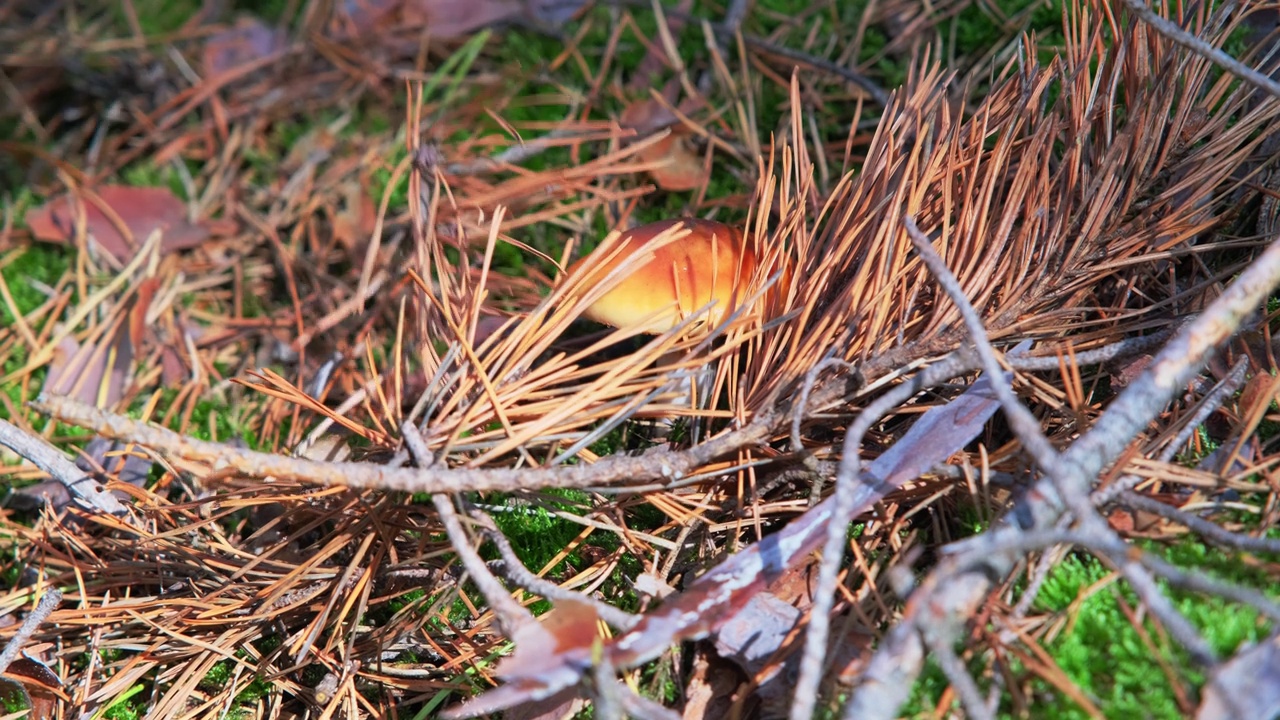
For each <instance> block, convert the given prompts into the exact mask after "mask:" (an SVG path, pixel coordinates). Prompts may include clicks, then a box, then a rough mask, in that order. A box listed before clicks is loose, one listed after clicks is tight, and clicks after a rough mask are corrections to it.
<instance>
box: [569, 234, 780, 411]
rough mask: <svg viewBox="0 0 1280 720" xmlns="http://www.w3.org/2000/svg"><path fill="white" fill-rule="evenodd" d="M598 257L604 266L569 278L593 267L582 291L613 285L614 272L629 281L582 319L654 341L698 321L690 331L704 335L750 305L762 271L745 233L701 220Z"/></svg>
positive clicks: (636, 238) (632, 237) (584, 261)
mask: <svg viewBox="0 0 1280 720" xmlns="http://www.w3.org/2000/svg"><path fill="white" fill-rule="evenodd" d="M596 254H597V255H601V254H603V258H604V259H603V260H601V259H600V258H599V257H594V258H593V257H592V256H588V257H584V258H581V259H579V260H578V261H577V262H575V263H574V264H573V265H571V266H569V270H568V273H569V274H570V275H572V274H574V273H575V272H578V271H580V269H582V268H584V267H585V268H587V269H586V272H588V273H589V275H587V277H585V278H583V285H582V286H583V287H586V288H591V287H595V286H597V285H599V284H600V283H605V282H612V281H613V278H612V277H611V275H613V274H614V273H615V272H621V273H623V276H622V277H621V279H619V280H618V281H617V282H616V284H613V285H612V287H611V288H610V289H609V290H608V291H607V292H605V293H604V294H603V295H601V296H600V297H599V298H598V299H596V301H595V302H594V303H592V304H591V305H590V306H588V307H587V308H586V309H585V310H584V311H583V313H582V317H585V318H587V319H589V320H594V321H596V322H599V323H602V324H604V325H611V326H613V327H618V328H626V329H631V330H635V331H637V332H641V333H647V334H651V335H657V334H660V333H664V332H667V331H669V330H671V329H672V328H675V327H676V326H678V325H679V324H680V323H682V322H684V321H685V320H687V319H689V318H690V317H691V316H694V315H697V318H696V319H695V320H694V321H693V322H692V323H691V324H690V326H689V328H688V332H691V333H705V332H709V331H710V330H711V329H712V328H715V327H718V326H719V325H720V324H721V323H722V322H724V320H725V319H726V318H727V317H729V316H730V315H731V314H732V313H733V312H734V311H735V310H737V309H738V308H739V307H740V305H741V304H742V303H743V302H746V301H748V300H750V299H751V296H752V293H751V287H750V283H751V282H752V280H753V278H754V276H755V273H756V266H757V264H758V259H757V257H756V252H755V250H754V249H753V248H752V247H750V246H748V244H747V242H746V239H745V238H744V237H743V234H742V231H740V230H738V229H737V228H734V227H731V226H729V225H725V224H724V223H719V222H714V221H711V220H700V219H695V218H683V219H678V220H661V221H658V222H654V223H649V224H647V225H640V226H638V227H634V228H632V229H630V230H627V231H625V232H623V233H622V234H621V236H620V237H619V238H618V240H617V242H616V243H614V244H611V245H609V246H607V247H606V248H602V249H601V250H599V251H597V253H596ZM619 268H621V270H619ZM708 305H710V307H709V308H707V306H708ZM704 308H705V311H704ZM699 311H703V312H702V313H701V314H698V313H699ZM700 374H702V373H700ZM700 384H701V383H700ZM686 394H687V390H686Z"/></svg>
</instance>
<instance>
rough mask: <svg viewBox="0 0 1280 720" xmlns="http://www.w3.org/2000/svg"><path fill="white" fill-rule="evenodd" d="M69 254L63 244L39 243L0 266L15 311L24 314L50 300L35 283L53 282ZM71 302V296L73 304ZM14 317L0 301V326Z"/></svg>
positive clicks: (62, 271) (64, 268) (68, 262)
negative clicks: (11, 296)
mask: <svg viewBox="0 0 1280 720" xmlns="http://www.w3.org/2000/svg"><path fill="white" fill-rule="evenodd" d="M71 255H72V252H71V250H69V249H68V248H67V247H65V246H62V245H50V244H45V243H38V244H33V245H30V246H28V247H26V248H25V249H23V250H21V251H20V254H19V255H18V256H17V257H16V258H15V259H14V260H13V261H12V262H10V263H9V264H8V265H5V266H4V267H3V268H0V274H3V275H4V281H5V284H6V285H8V286H9V293H10V294H11V295H13V302H14V304H15V305H16V306H17V308H18V312H20V313H22V314H23V315H26V314H27V313H29V312H31V311H32V310H35V309H36V308H38V307H40V306H41V305H43V304H44V303H45V301H47V300H48V299H49V298H48V296H47V295H45V294H44V291H43V290H41V289H39V288H38V287H37V285H45V286H48V287H53V286H54V285H56V284H57V282H58V280H59V279H60V278H61V277H62V276H63V275H64V274H65V273H66V272H67V268H68V267H70V265H71ZM74 302H75V301H74V299H73V300H72V303H73V306H74ZM14 320H15V318H14V316H13V313H11V312H10V311H9V306H8V303H0V326H4V327H12V326H13V323H14Z"/></svg>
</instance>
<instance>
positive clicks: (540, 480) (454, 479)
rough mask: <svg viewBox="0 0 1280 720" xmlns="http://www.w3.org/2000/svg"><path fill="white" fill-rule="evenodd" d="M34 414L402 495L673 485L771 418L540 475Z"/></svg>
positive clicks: (760, 434) (56, 412)
mask: <svg viewBox="0 0 1280 720" xmlns="http://www.w3.org/2000/svg"><path fill="white" fill-rule="evenodd" d="M31 407H33V408H35V409H36V410H37V411H39V412H42V413H45V414H47V415H50V416H52V417H55V418H57V419H59V420H62V421H63V422H67V423H71V424H73V425H78V426H80V427H85V428H90V429H92V430H93V431H94V432H97V433H98V434H100V435H103V436H105V437H109V438H112V439H118V440H127V441H129V442H136V443H138V444H140V445H145V446H146V447H149V448H152V449H153V450H156V451H158V452H160V453H162V454H167V455H172V456H176V457H180V458H183V459H185V460H191V461H195V462H203V463H208V464H210V465H213V466H214V467H216V468H220V469H231V470H235V471H236V472H239V473H243V474H244V475H248V476H252V477H275V478H279V479H287V480H294V481H299V482H310V483H317V484H320V485H346V486H349V487H357V488H377V489H382V490H400V491H404V492H426V493H442V492H469V491H502V492H511V491H514V490H532V489H537V488H552V487H554V488H581V487H591V486H596V485H608V484H610V483H616V482H619V481H624V480H625V481H626V482H627V483H628V484H634V483H639V482H643V481H647V480H662V481H674V480H679V479H680V478H682V477H684V476H686V475H688V474H689V473H690V472H691V471H693V470H696V469H697V468H698V467H699V466H701V465H703V464H705V463H706V462H708V461H710V460H713V459H715V458H717V457H720V456H722V455H726V454H728V453H731V452H734V451H736V450H738V449H739V448H743V447H747V446H749V445H752V444H754V443H758V442H760V441H762V440H764V439H765V438H766V437H768V435H769V432H770V425H771V422H770V421H771V420H772V415H769V414H761V415H760V416H758V417H757V418H756V419H755V420H754V421H752V422H751V423H749V424H748V425H746V426H745V427H743V428H741V429H739V430H731V431H729V432H726V433H723V434H721V435H719V436H717V437H714V438H711V439H710V440H707V441H706V442H704V443H702V444H700V445H697V446H694V447H692V448H689V449H688V450H680V451H672V450H658V451H656V452H650V453H646V454H644V455H639V456H622V455H615V456H610V457H607V458H604V459H602V460H600V461H599V462H597V463H594V464H592V465H568V466H555V467H544V468H444V467H429V468H392V467H387V466H384V465H376V464H373V463H359V462H318V461H315V460H308V459H306V458H293V457H288V456H284V455H275V454H272V453H264V452H257V451H254V450H248V449H244V448H237V447H233V446H231V445H225V444H223V443H216V442H210V441H207V440H199V439H197V438H193V437H190V436H187V435H181V434H179V433H176V432H173V431H172V430H167V429H165V428H162V427H158V426H156V425H152V424H150V423H144V422H139V421H137V420H134V419H132V418H128V417H125V416H123V415H118V414H116V413H110V412H107V411H105V410H101V409H99V408H95V407H93V406H90V405H86V404H85V403H82V402H79V401H76V400H73V399H71V398H67V397H62V396H51V395H42V396H41V397H40V398H38V399H37V400H35V401H33V402H32V403H31Z"/></svg>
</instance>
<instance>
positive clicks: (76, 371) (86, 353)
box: [44, 332, 134, 407]
mask: <svg viewBox="0 0 1280 720" xmlns="http://www.w3.org/2000/svg"><path fill="white" fill-rule="evenodd" d="M133 354H134V352H133V343H132V342H130V340H129V335H128V333H125V332H117V333H114V336H113V335H107V336H103V337H102V338H101V339H100V340H99V341H98V343H96V344H94V345H81V344H80V343H78V342H76V339H75V338H73V337H66V338H63V340H62V342H60V343H58V346H57V347H56V348H55V349H54V351H53V360H52V361H51V362H50V363H49V374H48V375H46V376H45V381H44V392H47V393H51V394H54V395H66V396H68V397H74V398H77V399H79V400H82V401H84V402H86V403H90V404H93V405H99V406H100V407H110V406H111V405H114V404H115V403H116V401H117V400H119V399H120V397H121V395H122V394H123V393H124V387H125V385H126V384H127V382H128V377H127V373H128V369H129V363H130V361H132V359H133Z"/></svg>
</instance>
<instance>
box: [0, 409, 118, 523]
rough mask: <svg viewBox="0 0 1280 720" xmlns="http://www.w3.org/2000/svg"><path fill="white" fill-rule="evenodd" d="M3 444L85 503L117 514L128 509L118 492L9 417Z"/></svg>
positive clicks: (1, 431) (0, 436)
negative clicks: (105, 485) (104, 485)
mask: <svg viewBox="0 0 1280 720" xmlns="http://www.w3.org/2000/svg"><path fill="white" fill-rule="evenodd" d="M0 445H4V446H5V447H7V448H9V449H10V450H12V451H14V452H15V453H17V454H18V456H19V457H21V458H23V459H24V460H28V461H30V462H31V463H32V464H33V465H35V466H36V467H38V468H40V469H41V470H43V471H45V472H47V473H49V476H50V477H52V478H53V479H54V480H57V481H58V482H59V483H62V486H63V487H65V488H66V489H67V492H69V493H71V496H72V497H74V498H75V499H76V500H78V501H79V502H80V505H81V506H82V507H85V508H86V509H90V510H95V509H96V510H99V511H101V512H104V513H108V514H110V515H116V516H121V515H124V514H125V513H127V512H128V510H127V509H126V508H125V506H124V504H123V503H121V502H120V501H119V500H117V499H116V496H115V495H112V494H111V493H109V492H107V491H106V490H104V489H103V488H102V486H101V485H99V484H98V481H97V480H95V479H93V477H92V476H90V475H88V474H87V473H85V471H84V470H81V469H80V468H79V467H76V464H75V463H73V462H71V461H70V460H68V459H67V458H66V456H65V455H63V454H62V452H60V451H59V450H58V448H56V447H54V446H52V445H50V444H49V443H48V442H47V441H45V439H44V438H42V437H39V436H38V435H32V434H31V433H28V432H25V431H23V430H22V428H20V427H18V426H17V425H14V424H13V423H11V422H9V421H8V420H4V419H0Z"/></svg>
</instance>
